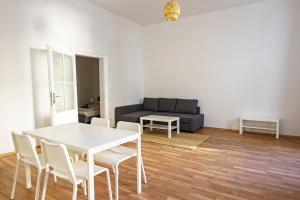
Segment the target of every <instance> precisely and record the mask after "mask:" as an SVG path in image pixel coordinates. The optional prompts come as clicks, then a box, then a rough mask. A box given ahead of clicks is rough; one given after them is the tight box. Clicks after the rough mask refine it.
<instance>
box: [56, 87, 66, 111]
mask: <svg viewBox="0 0 300 200" xmlns="http://www.w3.org/2000/svg"><path fill="white" fill-rule="evenodd" d="M55 100H56V104H55V107H56V112H63V111H64V110H65V98H64V84H63V83H55Z"/></svg>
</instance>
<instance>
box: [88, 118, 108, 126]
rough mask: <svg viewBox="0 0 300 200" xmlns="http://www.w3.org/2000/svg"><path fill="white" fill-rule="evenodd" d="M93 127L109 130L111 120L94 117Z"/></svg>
mask: <svg viewBox="0 0 300 200" xmlns="http://www.w3.org/2000/svg"><path fill="white" fill-rule="evenodd" d="M91 125H96V126H103V127H106V128H109V119H105V118H98V117H93V118H92V121H91Z"/></svg>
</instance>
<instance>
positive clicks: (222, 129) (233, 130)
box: [203, 126, 239, 132]
mask: <svg viewBox="0 0 300 200" xmlns="http://www.w3.org/2000/svg"><path fill="white" fill-rule="evenodd" d="M203 128H204V129H210V130H218V131H231V132H239V130H237V129H230V128H216V127H210V126H205V127H203Z"/></svg>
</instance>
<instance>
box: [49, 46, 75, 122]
mask: <svg viewBox="0 0 300 200" xmlns="http://www.w3.org/2000/svg"><path fill="white" fill-rule="evenodd" d="M48 67H49V86H50V99H51V122H52V123H51V124H52V125H53V126H55V125H60V124H66V123H72V122H78V106H77V88H76V87H77V84H76V69H75V56H74V54H72V53H71V52H63V51H60V50H54V49H52V48H50V47H48Z"/></svg>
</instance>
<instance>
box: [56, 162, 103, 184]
mask: <svg viewBox="0 0 300 200" xmlns="http://www.w3.org/2000/svg"><path fill="white" fill-rule="evenodd" d="M72 165H73V170H74V174H75V176H76V181H77V183H81V182H82V181H84V180H87V179H88V169H87V167H88V166H87V163H86V162H85V161H82V160H79V161H76V162H74V163H72ZM106 170H108V169H107V168H105V167H101V166H98V165H94V174H93V175H94V176H96V175H97V174H100V173H102V172H103V171H106ZM52 174H54V175H56V176H58V177H61V178H64V179H69V176H68V174H66V173H64V172H61V171H57V170H54V171H52Z"/></svg>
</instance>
